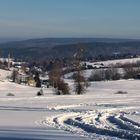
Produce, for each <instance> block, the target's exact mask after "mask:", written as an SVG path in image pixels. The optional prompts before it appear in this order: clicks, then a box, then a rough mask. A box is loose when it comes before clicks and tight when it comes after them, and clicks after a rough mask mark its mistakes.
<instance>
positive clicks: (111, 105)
mask: <svg viewBox="0 0 140 140" xmlns="http://www.w3.org/2000/svg"><path fill="white" fill-rule="evenodd" d="M5 75H6V76H7V74H5ZM3 79H4V77H3ZM67 82H69V84H70V85H71V86H72V84H73V83H72V82H71V80H69V79H67ZM39 90H40V89H38V88H35V87H28V86H26V85H18V84H15V83H11V82H8V81H7V80H2V81H0V139H1V140H20V139H22V140H23V139H28V140H45V139H46V140H52V139H53V140H65V139H68V140H90V139H97V140H99V139H105V140H114V139H130V140H133V139H134V140H139V139H140V81H139V80H119V81H102V82H92V83H91V86H90V87H89V88H88V89H87V91H86V94H83V95H74V94H72V95H61V96H60V95H54V94H53V93H54V90H53V89H52V88H44V89H43V92H44V96H41V97H38V96H36V93H37V92H38V91H39ZM8 93H11V94H13V95H14V96H7V95H8Z"/></svg>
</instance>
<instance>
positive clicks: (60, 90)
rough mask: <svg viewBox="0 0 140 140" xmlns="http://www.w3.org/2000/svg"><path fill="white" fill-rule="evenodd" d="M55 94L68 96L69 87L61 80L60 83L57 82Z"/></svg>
mask: <svg viewBox="0 0 140 140" xmlns="http://www.w3.org/2000/svg"><path fill="white" fill-rule="evenodd" d="M56 94H57V95H66V94H70V92H69V86H68V84H67V83H65V82H64V81H63V80H61V81H59V82H58V85H57V91H56Z"/></svg>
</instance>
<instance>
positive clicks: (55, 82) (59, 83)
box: [49, 62, 69, 95]
mask: <svg viewBox="0 0 140 140" xmlns="http://www.w3.org/2000/svg"><path fill="white" fill-rule="evenodd" d="M49 80H50V84H51V85H52V86H53V87H54V88H56V94H57V95H60V94H69V86H68V84H67V83H65V82H64V80H63V79H62V67H61V64H60V63H59V62H56V63H54V64H53V67H52V70H51V71H50V73H49Z"/></svg>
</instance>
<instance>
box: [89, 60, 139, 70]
mask: <svg viewBox="0 0 140 140" xmlns="http://www.w3.org/2000/svg"><path fill="white" fill-rule="evenodd" d="M138 61H140V58H128V59H117V60H108V61H100V62H93V63H91V62H86V64H87V65H92V66H93V67H97V68H98V67H100V66H101V64H103V65H104V66H105V67H108V66H110V65H116V64H125V63H136V62H138Z"/></svg>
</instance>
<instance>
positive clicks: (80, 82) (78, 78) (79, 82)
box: [73, 48, 87, 94]
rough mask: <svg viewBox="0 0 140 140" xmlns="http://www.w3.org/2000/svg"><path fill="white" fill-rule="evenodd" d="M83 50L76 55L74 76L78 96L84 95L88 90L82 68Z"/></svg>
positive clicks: (79, 50)
mask: <svg viewBox="0 0 140 140" xmlns="http://www.w3.org/2000/svg"><path fill="white" fill-rule="evenodd" d="M82 53H83V49H81V48H79V49H78V51H77V52H76V53H75V54H74V61H73V66H74V71H75V72H74V74H73V79H74V82H75V84H74V85H75V86H74V90H75V93H76V94H83V93H84V92H85V88H86V85H87V84H86V80H85V77H84V75H83V73H82V66H81V58H82Z"/></svg>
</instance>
